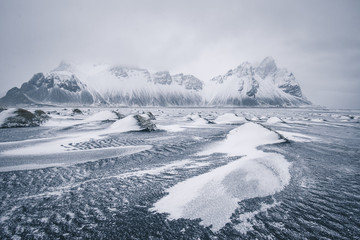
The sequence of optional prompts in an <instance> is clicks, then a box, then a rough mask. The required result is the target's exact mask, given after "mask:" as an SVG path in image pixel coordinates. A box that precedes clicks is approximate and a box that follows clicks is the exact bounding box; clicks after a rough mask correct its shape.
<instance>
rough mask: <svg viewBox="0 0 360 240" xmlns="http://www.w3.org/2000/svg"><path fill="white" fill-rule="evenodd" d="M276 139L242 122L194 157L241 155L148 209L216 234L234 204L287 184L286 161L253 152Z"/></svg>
mask: <svg viewBox="0 0 360 240" xmlns="http://www.w3.org/2000/svg"><path fill="white" fill-rule="evenodd" d="M283 141H284V140H282V139H280V136H279V135H278V134H277V133H275V132H273V131H271V130H268V129H266V128H264V127H263V126H261V125H259V124H255V123H245V124H243V125H242V126H240V127H237V128H235V129H233V130H232V131H230V133H229V134H228V135H227V137H226V139H224V140H223V141H221V142H220V143H217V144H214V145H212V146H209V148H208V149H206V150H204V151H203V152H201V153H199V154H200V155H210V154H212V153H225V154H227V155H230V156H244V157H242V158H239V159H238V160H235V161H233V162H230V163H228V164H226V165H224V166H222V167H219V168H216V169H214V170H212V171H210V172H208V173H205V174H201V175H198V176H196V177H193V178H190V179H188V180H186V181H183V182H180V183H178V184H176V185H175V186H173V187H171V188H169V189H167V192H168V195H167V196H165V197H164V198H162V199H160V200H159V201H158V202H156V203H155V204H154V208H153V210H156V211H158V212H166V213H169V214H170V215H169V217H170V218H190V219H196V218H201V219H202V223H203V224H204V225H212V226H213V230H215V231H217V230H219V229H220V228H222V227H223V226H224V225H225V224H226V223H227V222H230V216H231V214H232V213H233V212H234V211H235V209H236V208H237V207H238V202H239V201H242V200H244V199H249V198H254V197H264V196H268V195H272V194H274V193H276V192H279V191H281V190H282V189H283V188H284V187H285V186H286V185H287V184H288V183H289V181H290V173H289V167H290V163H289V162H287V161H286V159H285V158H284V157H283V156H282V155H280V154H276V153H265V152H263V151H260V150H257V147H258V146H260V145H264V144H274V143H279V142H283Z"/></svg>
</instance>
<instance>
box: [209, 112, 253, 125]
mask: <svg viewBox="0 0 360 240" xmlns="http://www.w3.org/2000/svg"><path fill="white" fill-rule="evenodd" d="M214 122H215V123H216V124H238V123H244V122H246V119H245V118H244V117H239V116H237V115H236V114H234V113H225V114H223V115H221V116H218V117H217V118H216V119H215V120H214Z"/></svg>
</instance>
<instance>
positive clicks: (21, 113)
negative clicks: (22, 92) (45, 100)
mask: <svg viewBox="0 0 360 240" xmlns="http://www.w3.org/2000/svg"><path fill="white" fill-rule="evenodd" d="M47 119H49V116H48V115H47V114H46V113H45V112H44V111H42V110H36V111H35V114H34V113H31V112H29V111H27V110H25V109H22V108H19V109H17V110H15V111H14V113H13V116H10V117H8V118H7V119H5V122H4V123H3V124H2V126H1V127H2V128H10V127H38V126H40V124H41V123H43V122H45V121H46V120H47Z"/></svg>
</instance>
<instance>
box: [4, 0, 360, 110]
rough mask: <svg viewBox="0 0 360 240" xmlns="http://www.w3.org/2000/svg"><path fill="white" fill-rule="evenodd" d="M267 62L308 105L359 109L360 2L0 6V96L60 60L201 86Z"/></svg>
mask: <svg viewBox="0 0 360 240" xmlns="http://www.w3.org/2000/svg"><path fill="white" fill-rule="evenodd" d="M266 56H272V57H273V58H274V59H275V60H276V62H277V65H278V66H280V67H286V68H288V69H289V70H290V71H291V72H293V73H294V74H295V76H296V78H297V79H298V81H299V82H300V85H301V87H302V90H303V93H304V95H305V96H306V97H307V98H308V99H309V100H310V101H312V102H313V103H314V104H318V105H324V106H328V107H332V108H358V109H359V108H360V1H357V0H334V1H330V0H321V1H320V0H311V1H310V0H309V1H303V0H301V1H300V0H299V1H288V0H284V1H273V0H272V1H268V0H264V1H256V0H255V1H254V0H249V1H240V0H234V1H227V0H221V1H220V0H219V1H209V0H206V1H196V0H191V1H186V0H179V1H176V0H167V1H166V0H163V1H158V0H147V1H146V0H144V1H136V0H129V1H121V0H117V1H106V0H105V1H104V0H99V1H90V0H84V1H81V0H76V1H73V0H71V1H65V0H61V1H60V0H59V1H51V0H43V1H38V0H32V1H25V0H24V1H18V0H8V1H7V0H0V73H1V75H0V84H1V87H0V96H3V95H5V93H6V91H7V90H9V89H10V88H11V87H14V86H18V87H20V85H21V83H23V82H25V81H28V80H29V79H30V78H31V77H32V75H33V74H34V73H36V72H47V71H49V70H51V69H53V68H55V67H56V66H57V65H58V64H59V62H60V61H61V60H65V61H69V62H74V63H110V64H125V65H134V66H139V67H143V68H147V69H149V70H150V71H160V70H169V71H170V72H171V73H172V74H175V73H179V72H183V73H187V74H193V75H195V76H197V77H198V78H200V79H202V80H208V79H210V78H212V77H214V76H216V75H219V74H224V73H226V72H227V71H228V70H229V69H231V68H234V67H236V66H238V65H239V64H241V63H242V62H243V61H249V62H252V63H257V62H260V61H261V60H262V59H263V58H265V57H266Z"/></svg>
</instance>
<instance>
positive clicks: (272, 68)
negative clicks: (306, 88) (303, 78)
mask: <svg viewBox="0 0 360 240" xmlns="http://www.w3.org/2000/svg"><path fill="white" fill-rule="evenodd" d="M204 95H205V100H206V103H207V104H208V105H214V106H217V105H239V106H255V105H277V106H289V105H290V106H291V105H295V106H297V105H303V104H310V102H309V101H308V100H307V99H306V98H305V97H303V95H302V92H301V89H300V85H299V83H298V82H297V80H296V79H295V77H294V75H293V74H292V73H290V72H288V71H287V70H286V69H279V68H277V66H276V64H275V61H274V59H273V58H271V57H267V58H265V59H264V60H263V61H262V62H261V63H260V64H259V65H258V66H253V65H251V64H250V63H249V62H244V63H242V64H241V65H239V66H238V67H237V68H234V69H231V70H229V71H228V72H227V73H226V74H224V75H222V76H217V77H215V78H213V79H211V81H210V83H209V84H208V85H207V86H206V88H205V89H204Z"/></svg>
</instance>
